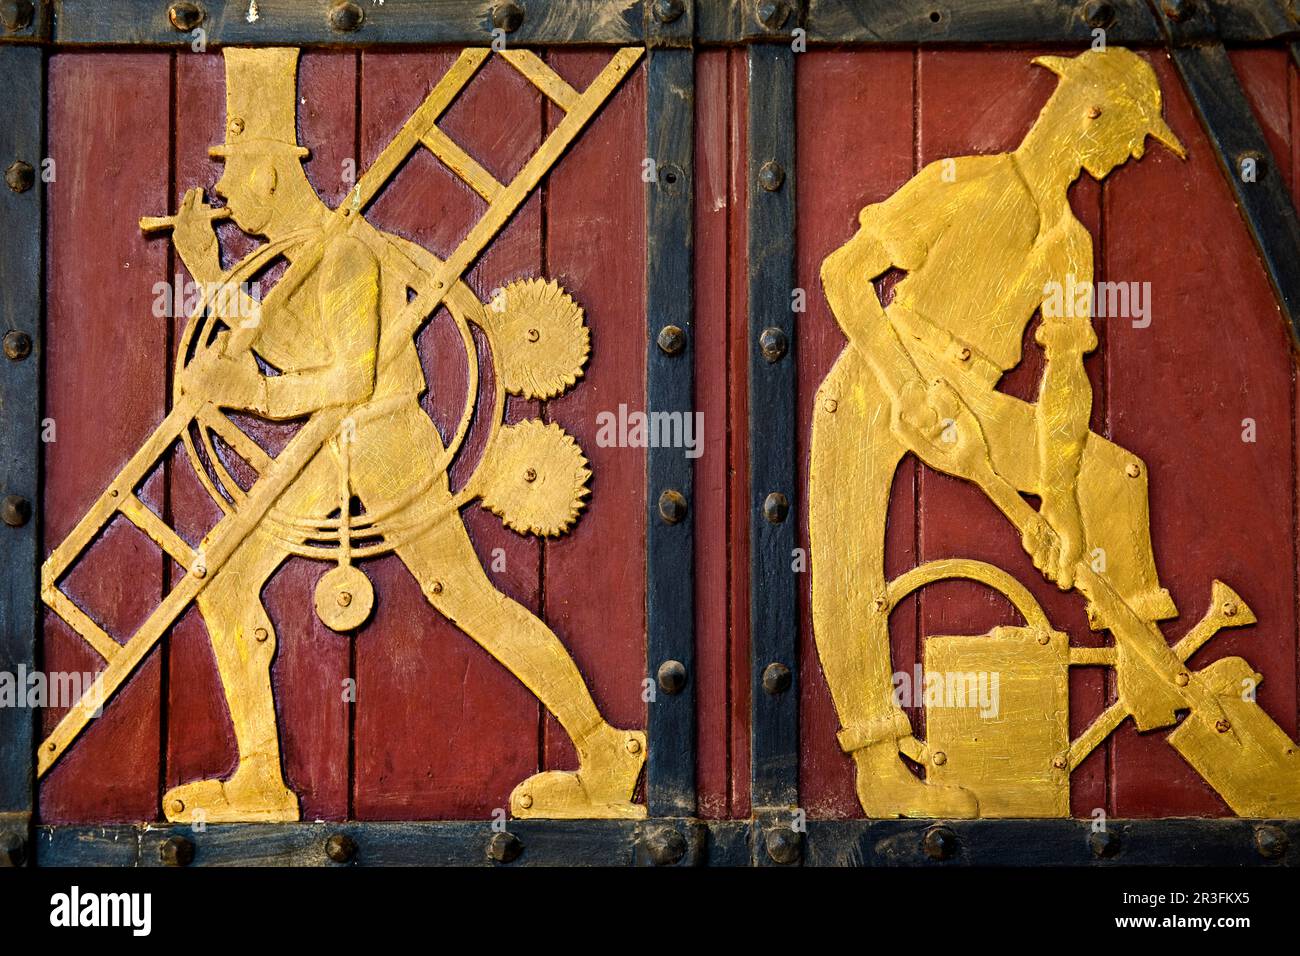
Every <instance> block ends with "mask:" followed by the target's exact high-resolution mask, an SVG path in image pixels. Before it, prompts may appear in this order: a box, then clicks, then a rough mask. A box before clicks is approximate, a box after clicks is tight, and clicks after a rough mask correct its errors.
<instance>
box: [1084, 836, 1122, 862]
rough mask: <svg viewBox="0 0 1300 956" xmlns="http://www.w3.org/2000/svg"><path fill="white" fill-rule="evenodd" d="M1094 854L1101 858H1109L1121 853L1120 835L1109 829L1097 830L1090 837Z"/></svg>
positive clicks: (1089, 844)
mask: <svg viewBox="0 0 1300 956" xmlns="http://www.w3.org/2000/svg"><path fill="white" fill-rule="evenodd" d="M1088 846H1089V848H1091V850H1092V855H1093V856H1095V857H1096V858H1097V859H1099V860H1109V859H1110V858H1111V857H1113V856H1115V854H1117V853H1119V836H1118V835H1117V834H1114V833H1111V832H1109V831H1108V830H1096V831H1094V832H1093V833H1092V834H1090V835H1089V837H1088Z"/></svg>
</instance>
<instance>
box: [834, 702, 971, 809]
mask: <svg viewBox="0 0 1300 956" xmlns="http://www.w3.org/2000/svg"><path fill="white" fill-rule="evenodd" d="M838 736H839V741H840V746H841V747H842V748H843V749H844V752H845V753H847V754H850V755H851V756H852V757H853V762H854V763H855V764H856V765H857V791H858V800H859V801H860V802H861V803H862V810H863V812H864V813H866V815H867V816H868V817H872V818H877V819H879V818H889V817H935V818H948V819H969V818H972V817H976V816H978V815H979V801H978V800H977V799H976V797H975V794H973V793H972V792H971V791H969V790H967V789H965V788H963V787H954V786H948V785H942V786H941V785H938V784H931V783H926V782H925V781H924V780H921V779H920V778H919V777H917V776H916V775H915V774H914V773H912V772H911V770H909V769H908V767H907V765H906V764H905V763H903V760H902V758H901V757H900V756H899V754H900V753H901V749H900V744H901V743H902V742H904V741H907V742H910V744H911V749H912V750H913V752H916V751H921V750H923V745H922V744H920V743H919V742H918V741H916V739H915V738H914V737H912V725H911V723H910V722H909V721H908V719H907V715H906V714H904V713H903V712H902V711H901V710H894V711H893V712H892V713H889V714H887V715H886V716H884V717H882V718H878V719H876V720H872V721H868V722H867V723H865V724H862V725H859V726H857V727H846V728H844V729H843V730H841V731H840V732H839V735H838Z"/></svg>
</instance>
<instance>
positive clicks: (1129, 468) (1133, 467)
mask: <svg viewBox="0 0 1300 956" xmlns="http://www.w3.org/2000/svg"><path fill="white" fill-rule="evenodd" d="M1124 474H1126V475H1128V476H1129V477H1130V478H1136V477H1137V476H1138V475H1140V474H1142V468H1141V467H1140V466H1139V465H1138V463H1137V462H1134V461H1130V462H1129V463H1128V464H1127V465H1125V466H1124Z"/></svg>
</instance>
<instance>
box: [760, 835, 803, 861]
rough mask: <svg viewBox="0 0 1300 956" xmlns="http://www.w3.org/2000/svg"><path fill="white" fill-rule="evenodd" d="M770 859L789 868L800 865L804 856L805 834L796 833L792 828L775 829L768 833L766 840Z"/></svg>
mask: <svg viewBox="0 0 1300 956" xmlns="http://www.w3.org/2000/svg"><path fill="white" fill-rule="evenodd" d="M763 842H764V844H765V845H766V847H767V855H768V858H769V859H771V861H772V862H773V863H779V864H781V865H782V866H789V865H790V864H791V863H798V862H799V858H800V857H801V856H803V834H802V833H796V832H795V831H794V830H792V829H791V828H790V827H773V828H772V829H770V830H768V831H767V837H766V838H765V839H764V841H763Z"/></svg>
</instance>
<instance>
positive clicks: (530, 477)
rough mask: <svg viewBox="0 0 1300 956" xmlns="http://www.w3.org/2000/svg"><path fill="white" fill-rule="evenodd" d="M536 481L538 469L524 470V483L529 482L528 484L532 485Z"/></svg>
mask: <svg viewBox="0 0 1300 956" xmlns="http://www.w3.org/2000/svg"><path fill="white" fill-rule="evenodd" d="M536 480H537V469H536V468H525V469H524V481H526V482H528V483H529V484H530V485H531V484H532V483H533V482H534V481H536Z"/></svg>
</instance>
